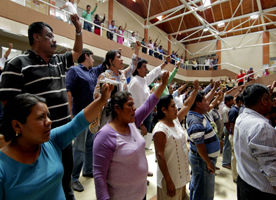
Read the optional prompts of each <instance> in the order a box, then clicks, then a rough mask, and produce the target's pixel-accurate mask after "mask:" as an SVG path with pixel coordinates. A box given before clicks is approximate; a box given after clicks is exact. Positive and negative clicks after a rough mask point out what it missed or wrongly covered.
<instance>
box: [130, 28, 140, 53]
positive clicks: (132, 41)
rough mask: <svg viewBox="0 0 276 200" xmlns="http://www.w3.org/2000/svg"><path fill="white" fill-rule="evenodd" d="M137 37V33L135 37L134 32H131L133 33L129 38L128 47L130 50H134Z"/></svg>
mask: <svg viewBox="0 0 276 200" xmlns="http://www.w3.org/2000/svg"><path fill="white" fill-rule="evenodd" d="M137 37H138V32H137V35H135V32H134V31H133V32H132V33H131V37H130V38H129V43H130V47H131V48H132V49H134V48H135V43H136V41H137Z"/></svg>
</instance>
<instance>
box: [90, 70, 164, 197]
mask: <svg viewBox="0 0 276 200" xmlns="http://www.w3.org/2000/svg"><path fill="white" fill-rule="evenodd" d="M168 77H169V74H168V72H164V73H163V75H162V80H163V81H162V84H161V85H160V86H159V87H158V88H157V89H156V90H155V92H154V93H152V94H151V95H150V96H149V98H148V99H147V100H146V101H145V102H144V104H143V105H142V106H141V107H139V108H138V109H137V111H136V112H135V110H136V108H135V107H134V101H133V99H132V97H131V94H130V93H129V92H126V91H124V92H117V93H115V94H114V95H113V96H112V98H111V101H110V102H109V105H108V107H109V109H110V112H111V113H112V120H111V121H110V122H109V123H108V124H106V125H105V126H104V127H102V129H101V130H100V131H99V132H98V133H97V135H96V137H95V140H94V146H93V159H94V162H93V167H94V179H95V186H96V195H97V199H98V200H106V199H114V200H128V199H129V200H134V199H135V200H142V199H143V198H144V197H145V195H146V191H147V174H148V164H147V159H146V155H145V140H144V139H143V137H142V136H141V134H140V132H139V131H138V129H137V127H139V126H140V124H141V122H143V120H144V119H145V118H146V117H147V116H148V115H149V114H150V112H151V111H152V110H153V108H154V106H155V105H156V104H157V102H158V100H159V98H160V97H161V94H162V92H163V90H164V88H165V87H166V84H167V83H168ZM137 92H138V91H137Z"/></svg>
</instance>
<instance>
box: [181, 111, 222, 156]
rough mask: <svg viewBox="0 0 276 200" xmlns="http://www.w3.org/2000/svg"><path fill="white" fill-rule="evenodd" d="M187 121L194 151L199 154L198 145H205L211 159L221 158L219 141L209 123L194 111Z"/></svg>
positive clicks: (189, 114) (190, 112)
mask: <svg viewBox="0 0 276 200" xmlns="http://www.w3.org/2000/svg"><path fill="white" fill-rule="evenodd" d="M186 121H187V122H186V123H187V127H188V129H187V133H188V136H189V141H190V145H191V148H192V150H194V151H196V152H197V148H196V145H198V144H202V143H204V144H205V146H206V150H207V154H208V156H209V157H211V158H215V157H217V156H219V149H220V144H219V139H218V137H217V135H216V132H215V131H214V130H213V128H212V126H211V124H210V123H209V121H208V120H207V119H206V118H205V117H204V116H203V115H201V114H199V113H197V112H194V111H189V113H188V116H187V120H186Z"/></svg>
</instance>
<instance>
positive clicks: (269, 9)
mask: <svg viewBox="0 0 276 200" xmlns="http://www.w3.org/2000/svg"><path fill="white" fill-rule="evenodd" d="M275 10H276V7H273V8H268V9H265V10H263V13H265V14H268V15H269V14H270V13H269V12H272V11H275ZM257 14H259V11H257V12H253V13H248V14H245V15H241V16H238V17H234V18H233V19H232V20H233V21H235V20H238V19H243V18H246V17H250V16H251V15H257ZM270 15H272V14H270ZM229 21H230V19H225V20H221V21H217V22H213V23H211V24H210V25H212V26H215V25H217V24H219V23H222V22H224V23H225V22H229ZM203 27H204V26H198V27H194V28H190V29H186V30H183V31H179V33H186V32H190V31H195V30H198V29H202V28H203ZM176 34H178V32H174V33H170V34H169V35H176Z"/></svg>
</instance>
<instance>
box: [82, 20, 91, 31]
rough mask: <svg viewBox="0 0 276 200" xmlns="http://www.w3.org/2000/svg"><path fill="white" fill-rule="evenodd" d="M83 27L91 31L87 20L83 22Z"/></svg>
mask: <svg viewBox="0 0 276 200" xmlns="http://www.w3.org/2000/svg"><path fill="white" fill-rule="evenodd" d="M83 29H84V30H88V31H89V32H92V26H91V24H89V23H88V22H84V23H83Z"/></svg>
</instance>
